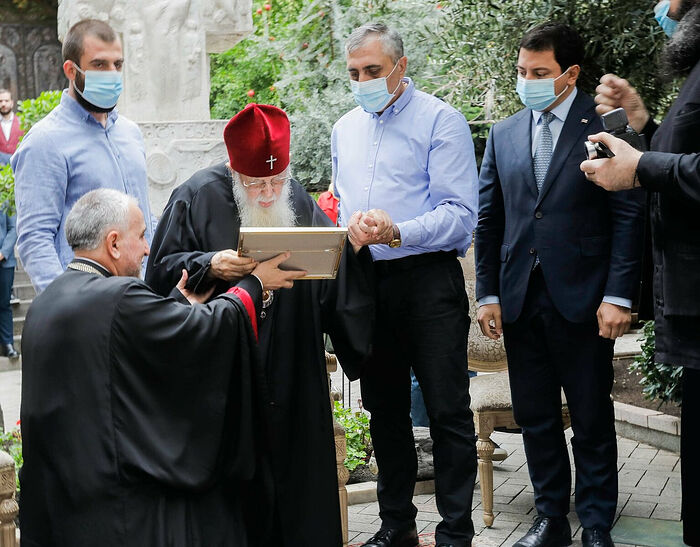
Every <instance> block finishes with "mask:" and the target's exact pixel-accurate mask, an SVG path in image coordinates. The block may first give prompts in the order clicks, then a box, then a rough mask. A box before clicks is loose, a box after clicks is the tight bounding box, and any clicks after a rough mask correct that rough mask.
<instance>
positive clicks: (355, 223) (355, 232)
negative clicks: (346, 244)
mask: <svg viewBox="0 0 700 547" xmlns="http://www.w3.org/2000/svg"><path fill="white" fill-rule="evenodd" d="M363 216H364V214H363V213H362V211H355V212H354V213H353V214H352V216H351V217H350V220H349V221H348V239H349V240H350V243H351V244H352V248H353V249H354V250H355V252H358V251H359V250H360V248H361V247H363V246H364V245H369V244H370V243H373V241H372V233H371V230H368V231H367V232H365V231H364V230H363V228H362V227H360V221H361V220H362V218H363ZM363 226H364V227H365V229H367V227H366V224H363Z"/></svg>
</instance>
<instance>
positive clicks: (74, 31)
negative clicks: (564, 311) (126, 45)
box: [62, 19, 118, 68]
mask: <svg viewBox="0 0 700 547" xmlns="http://www.w3.org/2000/svg"><path fill="white" fill-rule="evenodd" d="M88 35H90V36H95V37H96V38H99V39H100V40H102V41H103V42H107V43H108V44H111V43H112V42H116V41H117V39H118V36H117V33H116V32H114V29H113V28H112V27H110V26H109V25H108V24H107V23H105V22H104V21H99V20H97V19H83V20H82V21H78V22H77V23H76V24H75V25H73V26H72V27H71V28H70V30H69V31H68V33H67V34H66V37H65V38H64V40H63V50H62V53H63V62H66V61H73V62H74V63H75V64H77V65H78V66H80V57H82V55H83V43H84V41H85V37H86V36H88ZM81 68H82V67H81Z"/></svg>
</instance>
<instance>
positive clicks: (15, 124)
mask: <svg viewBox="0 0 700 547" xmlns="http://www.w3.org/2000/svg"><path fill="white" fill-rule="evenodd" d="M22 135H24V131H22V130H21V129H20V128H19V118H18V117H17V116H15V117H14V118H13V120H12V129H10V140H6V139H5V133H4V132H3V131H2V129H0V152H2V153H3V154H14V153H15V150H17V145H18V144H19V138H20V137H21V136H22Z"/></svg>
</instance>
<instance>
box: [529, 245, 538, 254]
mask: <svg viewBox="0 0 700 547" xmlns="http://www.w3.org/2000/svg"><path fill="white" fill-rule="evenodd" d="M536 252H537V251H535V249H534V247H533V248H532V249H530V254H531V255H534V254H535V253H536Z"/></svg>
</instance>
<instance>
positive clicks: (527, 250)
mask: <svg viewBox="0 0 700 547" xmlns="http://www.w3.org/2000/svg"><path fill="white" fill-rule="evenodd" d="M583 57H584V46H583V40H582V39H581V37H580V36H579V35H578V33H577V32H576V31H575V30H574V29H572V28H570V27H568V26H566V25H562V24H560V23H544V24H542V25H539V26H537V27H535V28H534V29H532V30H531V31H529V32H528V33H527V34H526V35H525V36H524V37H523V39H522V41H521V43H520V50H519V55H518V61H517V72H518V78H517V81H518V83H517V87H516V89H517V92H518V95H519V96H520V99H521V100H522V102H523V104H524V105H525V106H526V108H524V109H523V110H521V111H520V112H518V113H516V114H514V115H513V116H511V117H510V118H507V119H506V120H504V121H502V122H500V123H497V124H496V125H494V126H493V128H492V129H491V133H490V135H489V139H488V142H487V145H486V151H485V153H484V161H483V163H482V165H481V173H480V176H479V186H480V190H479V224H478V226H477V228H476V234H475V250H476V297H477V299H478V301H479V311H478V314H477V318H478V321H479V326H480V328H481V330H482V332H483V333H484V334H485V335H486V336H488V337H489V338H492V339H497V338H500V336H501V335H503V336H504V343H505V348H506V352H507V356H508V374H509V378H510V391H511V397H512V402H513V412H514V415H515V421H516V422H517V423H518V425H520V427H521V428H522V431H523V440H524V443H525V453H526V455H527V464H528V469H529V472H530V479H531V481H532V485H533V488H534V493H535V507H536V509H537V516H536V519H535V522H534V524H533V525H532V527H531V528H530V530H529V531H528V533H527V534H525V535H524V536H523V537H522V538H521V539H520V540H518V541H517V542H516V543H515V544H514V546H515V547H558V546H561V545H570V544H571V528H570V526H569V522H568V520H567V514H568V512H569V502H570V494H571V467H570V463H569V454H568V451H567V447H566V439H565V437H564V430H563V429H564V428H563V426H562V412H561V407H562V398H561V391H562V389H563V390H564V393H565V394H566V401H567V403H568V406H569V411H570V414H571V425H572V428H573V431H574V437H573V439H572V441H571V445H572V448H573V454H574V461H575V463H576V512H577V514H578V517H579V519H580V521H581V525H582V526H583V528H584V530H583V534H582V541H583V545H584V546H591V547H593V546H595V547H608V546H610V545H612V539H611V537H610V528H611V527H612V523H613V520H614V518H615V508H616V502H617V439H616V437H615V419H614V415H613V405H612V401H611V400H610V391H611V389H612V382H613V368H612V357H613V346H614V340H615V338H617V337H618V336H622V334H624V332H625V330H626V329H627V328H628V327H629V324H630V308H631V304H632V299H633V298H634V296H635V295H636V293H637V290H638V281H639V274H640V264H641V251H642V243H643V240H644V223H643V196H642V194H639V193H629V192H628V193H619V194H613V195H609V194H606V193H605V192H604V191H601V189H600V188H597V187H594V186H593V185H591V184H587V181H586V179H585V178H584V175H583V173H581V171H580V170H579V169H578V166H579V164H580V163H581V161H582V160H583V159H584V157H585V148H584V142H585V140H586V137H587V136H588V135H590V134H592V133H596V132H598V131H601V130H602V124H601V121H600V119H599V118H598V116H597V115H596V113H595V103H594V102H593V99H591V98H590V97H588V96H587V95H585V94H584V93H581V92H580V91H578V90H577V88H576V82H577V79H578V76H579V74H580V71H581V63H582V62H583Z"/></svg>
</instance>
